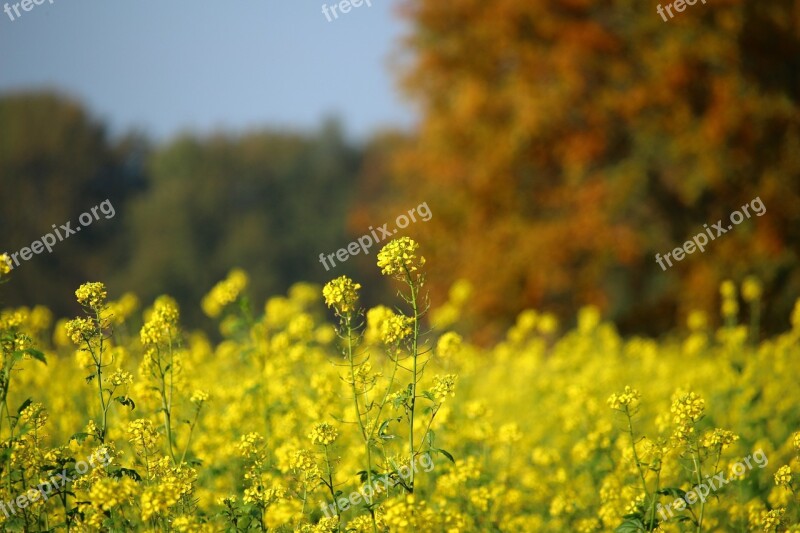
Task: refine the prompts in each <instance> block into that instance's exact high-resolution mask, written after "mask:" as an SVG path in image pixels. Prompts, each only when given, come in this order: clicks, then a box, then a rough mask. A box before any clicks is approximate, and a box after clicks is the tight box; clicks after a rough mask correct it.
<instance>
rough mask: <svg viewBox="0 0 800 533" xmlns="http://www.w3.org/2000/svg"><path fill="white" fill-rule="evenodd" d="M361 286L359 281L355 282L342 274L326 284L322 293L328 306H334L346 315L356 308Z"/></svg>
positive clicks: (337, 310) (341, 313)
mask: <svg viewBox="0 0 800 533" xmlns="http://www.w3.org/2000/svg"><path fill="white" fill-rule="evenodd" d="M360 288H361V285H360V284H359V283H354V282H353V280H351V279H350V278H348V277H347V276H340V277H338V278H336V279H334V280H332V281H329V282H328V283H326V284H325V287H323V288H322V295H323V296H324V297H325V304H326V305H327V306H328V307H332V308H334V309H335V310H336V312H337V313H339V314H340V315H346V314H348V313H350V312H352V311H355V310H356V306H357V304H358V290H359V289H360Z"/></svg>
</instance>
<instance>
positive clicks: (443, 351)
mask: <svg viewBox="0 0 800 533" xmlns="http://www.w3.org/2000/svg"><path fill="white" fill-rule="evenodd" d="M462 343H463V339H462V338H461V335H459V334H458V333H455V332H453V331H448V332H447V333H445V334H444V335H442V336H441V337H439V341H438V342H437V343H436V355H437V356H439V357H441V358H442V359H448V358H450V357H452V356H454V355H457V354H458V353H459V352H460V351H461V345H462Z"/></svg>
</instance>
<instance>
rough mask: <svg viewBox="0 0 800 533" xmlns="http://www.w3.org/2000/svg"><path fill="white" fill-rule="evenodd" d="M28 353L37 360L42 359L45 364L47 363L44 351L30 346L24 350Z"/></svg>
mask: <svg viewBox="0 0 800 533" xmlns="http://www.w3.org/2000/svg"><path fill="white" fill-rule="evenodd" d="M24 351H25V353H26V354H28V355H30V356H31V357H33V358H34V359H36V360H37V361H41V362H42V363H44V364H47V359H45V358H44V353H43V352H40V351H39V350H34V349H33V348H28V349H27V350H24Z"/></svg>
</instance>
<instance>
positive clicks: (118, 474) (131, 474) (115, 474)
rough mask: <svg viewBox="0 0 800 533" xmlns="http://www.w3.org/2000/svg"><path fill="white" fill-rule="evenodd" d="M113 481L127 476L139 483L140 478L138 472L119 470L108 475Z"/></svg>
mask: <svg viewBox="0 0 800 533" xmlns="http://www.w3.org/2000/svg"><path fill="white" fill-rule="evenodd" d="M108 475H109V476H111V477H112V478H114V479H120V478H121V477H122V476H128V477H129V478H131V479H132V480H134V481H141V480H142V476H140V475H139V472H137V471H136V470H131V469H130V468H119V469H117V470H111V471H109V473H108Z"/></svg>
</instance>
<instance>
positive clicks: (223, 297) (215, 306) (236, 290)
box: [200, 268, 249, 318]
mask: <svg viewBox="0 0 800 533" xmlns="http://www.w3.org/2000/svg"><path fill="white" fill-rule="evenodd" d="M248 281H249V280H248V277H247V273H246V272H245V271H244V270H241V269H239V268H235V269H233V270H231V271H230V272H229V273H228V277H227V278H225V279H224V280H222V281H220V282H219V283H217V284H216V285H214V287H213V288H212V289H211V291H209V293H208V294H206V295H205V297H203V301H202V302H201V304H200V305H201V307H202V308H203V312H204V313H205V314H206V315H207V316H209V317H211V318H216V317H218V316H219V315H220V314H221V313H222V311H223V309H225V307H227V306H228V305H230V304H232V303H233V302H235V301H236V300H237V298H239V295H240V294H241V293H242V292H243V291H244V290H245V289H246V288H247V284H248Z"/></svg>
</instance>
